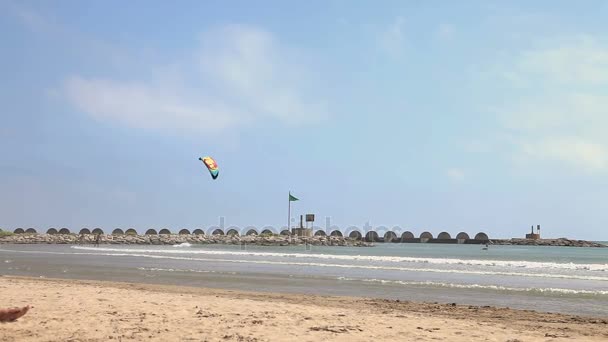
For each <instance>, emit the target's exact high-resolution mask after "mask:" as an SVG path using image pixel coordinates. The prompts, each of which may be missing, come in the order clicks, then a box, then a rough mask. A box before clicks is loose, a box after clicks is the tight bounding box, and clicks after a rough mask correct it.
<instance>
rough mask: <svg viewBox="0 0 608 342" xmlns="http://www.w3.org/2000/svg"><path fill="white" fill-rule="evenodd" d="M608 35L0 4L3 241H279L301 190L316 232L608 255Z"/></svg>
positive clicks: (294, 13) (459, 9) (457, 18)
mask: <svg viewBox="0 0 608 342" xmlns="http://www.w3.org/2000/svg"><path fill="white" fill-rule="evenodd" d="M606 17H608V4H606V3H605V2H604V1H583V2H579V3H574V2H571V1H537V2H535V3H534V4H530V3H529V2H524V1H510V2H508V3H507V2H504V1H496V2H490V1H479V2H475V1H467V2H465V3H464V4H463V3H456V2H454V3H452V2H447V1H425V2H422V1H409V2H405V1H382V2H379V3H378V2H375V3H372V2H367V1H307V2H289V3H288V2H284V1H260V2H255V3H254V2H250V1H222V2H220V1H205V2H202V1H180V2H178V3H169V2H161V1H155V2H149V1H130V2H127V3H125V2H119V1H104V2H81V1H55V2H41V1H36V2H28V1H18V2H17V1H0V42H2V43H1V47H0V49H1V54H0V55H1V57H0V73H1V74H2V78H0V104H1V106H2V110H1V112H0V115H1V116H0V118H1V119H2V125H0V153H1V154H2V159H1V160H0V190H1V191H0V192H1V195H0V227H2V228H4V229H14V228H16V227H30V226H31V227H38V228H46V227H51V226H65V227H70V228H72V229H76V230H77V229H79V228H81V227H92V226H99V227H103V228H104V229H106V230H108V231H109V230H111V229H113V228H116V227H121V228H127V227H135V228H137V229H138V230H140V231H141V230H144V229H147V228H161V227H170V228H172V229H175V230H177V229H178V228H184V227H185V228H196V227H209V226H212V225H217V224H218V218H219V217H225V220H226V225H236V226H240V227H244V226H247V225H254V226H257V227H262V226H265V225H271V226H275V227H278V226H280V225H285V223H286V222H285V221H286V216H287V213H286V209H287V208H286V207H287V202H286V200H287V192H288V191H289V190H291V191H292V192H293V193H294V194H295V195H296V196H298V197H299V198H300V199H301V201H299V202H296V203H294V208H293V211H294V213H295V214H304V213H308V212H311V213H315V214H316V215H317V220H318V224H319V225H321V226H324V225H325V220H324V218H325V217H331V223H332V224H334V225H337V226H340V227H343V228H346V227H348V226H350V225H356V226H363V225H364V224H365V223H366V222H369V224H370V225H372V226H380V225H384V226H395V225H397V226H400V227H401V228H402V229H403V230H406V229H407V230H411V231H413V232H415V233H416V234H419V233H421V232H423V231H425V230H429V231H431V232H434V233H435V234H437V233H439V232H440V231H448V232H451V233H453V234H455V233H457V232H458V231H467V232H470V233H476V232H478V231H485V232H488V233H489V235H490V236H492V237H517V236H523V234H525V233H526V232H527V231H528V230H529V227H530V225H532V224H534V225H536V224H541V225H542V231H543V235H545V236H547V237H561V236H566V237H573V238H581V239H595V240H608V233H606V224H607V223H608V210H606V209H605V198H606V197H607V195H608V180H607V177H606V176H607V174H608V137H607V136H606V134H605V127H607V124H608V112H607V111H608V109H607V108H608V95H607V94H608V24H606V22H605V18H606ZM203 155H211V156H213V157H215V158H216V160H217V161H218V163H219V165H220V177H219V178H218V179H217V180H216V181H213V180H211V178H210V177H209V175H208V174H207V173H206V170H204V169H203V167H202V164H200V161H198V160H197V158H198V157H199V156H203Z"/></svg>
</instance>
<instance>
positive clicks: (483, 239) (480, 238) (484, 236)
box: [475, 232, 490, 242]
mask: <svg viewBox="0 0 608 342" xmlns="http://www.w3.org/2000/svg"><path fill="white" fill-rule="evenodd" d="M475 240H477V241H481V242H487V241H489V240H490V238H489V237H488V235H487V234H486V233H483V232H480V233H477V234H476V235H475Z"/></svg>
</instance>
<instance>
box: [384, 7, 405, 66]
mask: <svg viewBox="0 0 608 342" xmlns="http://www.w3.org/2000/svg"><path fill="white" fill-rule="evenodd" d="M379 41H380V46H381V47H382V48H383V49H384V50H385V51H386V52H387V53H388V54H389V55H390V56H392V57H398V56H400V55H401V54H402V53H403V51H404V48H405V18H403V17H401V16H399V17H397V18H395V20H394V21H393V23H391V25H390V26H389V27H388V28H387V29H386V30H384V32H382V34H381V35H380V38H379Z"/></svg>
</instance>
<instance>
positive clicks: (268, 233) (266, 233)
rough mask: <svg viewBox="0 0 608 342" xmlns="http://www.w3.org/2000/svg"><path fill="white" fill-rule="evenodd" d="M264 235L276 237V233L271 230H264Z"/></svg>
mask: <svg viewBox="0 0 608 342" xmlns="http://www.w3.org/2000/svg"><path fill="white" fill-rule="evenodd" d="M262 235H274V232H273V231H272V230H270V229H264V230H262Z"/></svg>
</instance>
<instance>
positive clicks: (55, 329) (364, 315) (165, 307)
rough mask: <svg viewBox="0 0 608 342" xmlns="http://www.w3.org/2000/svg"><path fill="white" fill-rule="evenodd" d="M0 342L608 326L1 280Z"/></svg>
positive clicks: (513, 314)
mask: <svg viewBox="0 0 608 342" xmlns="http://www.w3.org/2000/svg"><path fill="white" fill-rule="evenodd" d="M28 304H30V305H32V306H33V308H32V309H31V310H30V312H28V313H27V314H26V315H25V316H23V317H21V318H20V319H19V320H18V321H16V322H13V323H0V341H131V340H135V341H349V342H353V341H380V340H382V341H502V342H505V341H511V342H515V341H566V340H569V341H572V340H576V341H608V319H607V318H596V319H594V318H583V317H577V316H569V315H560V314H544V313H537V312H532V311H522V310H511V309H499V308H492V307H473V306H461V305H440V304H431V303H414V302H403V301H401V302H397V301H389V300H379V299H366V298H349V297H321V296H306V295H293V294H285V295H284V294H268V293H259V292H237V291H228V290H217V289H204V288H191V287H176V286H160V285H142V284H126V283H112V282H101V281H76V280H58V279H38V278H21V277H2V276H0V307H13V306H25V305H28Z"/></svg>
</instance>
